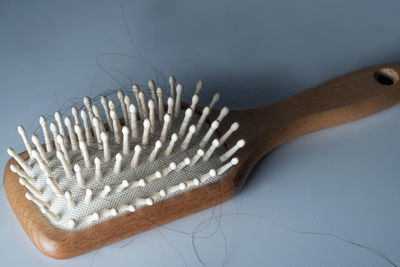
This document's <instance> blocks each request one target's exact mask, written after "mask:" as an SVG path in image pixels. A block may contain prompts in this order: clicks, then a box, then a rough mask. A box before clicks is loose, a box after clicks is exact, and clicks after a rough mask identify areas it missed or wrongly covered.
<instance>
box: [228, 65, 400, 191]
mask: <svg viewBox="0 0 400 267" xmlns="http://www.w3.org/2000/svg"><path fill="white" fill-rule="evenodd" d="M399 73H400V64H396V63H395V64H382V65H377V66H372V67H367V68H364V69H361V70H357V71H354V72H351V73H348V74H345V75H343V76H340V77H337V78H334V79H332V80H330V81H327V82H325V83H323V84H321V85H319V86H317V87H314V88H312V89H309V90H306V91H304V92H302V93H300V94H298V95H295V96H293V97H290V98H288V99H285V100H283V101H281V102H278V103H275V104H272V105H268V106H263V107H259V108H254V109H249V110H239V111H232V112H231V114H230V116H229V119H228V120H229V122H228V123H227V124H225V125H224V126H225V127H227V125H230V123H231V122H232V121H238V122H239V123H240V125H241V127H240V128H239V130H238V131H237V136H239V137H240V138H243V139H245V140H246V146H245V147H244V149H243V150H242V151H241V152H240V155H239V157H240V159H241V164H239V165H240V166H238V168H243V167H244V166H245V167H244V169H246V171H244V170H242V172H241V175H240V177H237V178H238V179H235V180H236V181H237V182H238V183H239V184H243V182H244V181H245V177H246V176H247V173H248V172H249V171H250V170H251V168H252V167H253V166H254V165H255V164H256V163H257V162H258V161H259V160H260V159H261V158H262V157H263V156H265V155H266V154H267V153H268V152H270V151H271V150H272V149H274V148H276V147H277V146H279V145H280V144H282V143H284V142H287V141H289V140H291V139H293V138H296V137H298V136H301V135H304V134H307V133H311V132H314V131H318V130H322V129H326V128H329V127H333V126H336V125H340V124H344V123H347V122H351V121H354V120H358V119H361V118H364V117H366V116H369V115H372V114H374V113H377V112H379V111H382V110H384V109H386V108H389V107H391V106H393V105H395V104H396V103H398V102H399V101H400V82H399ZM228 145H233V144H232V143H230V144H228ZM243 159H246V160H243Z"/></svg>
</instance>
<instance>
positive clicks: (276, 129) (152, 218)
mask: <svg viewBox="0 0 400 267" xmlns="http://www.w3.org/2000/svg"><path fill="white" fill-rule="evenodd" d="M398 73H400V64H384V65H378V66H373V67H368V68H365V69H361V70H358V71H355V72H352V73H349V74H346V75H343V76H341V77H338V78H335V79H332V80H330V81H328V82H326V83H324V84H322V85H320V86H317V87H315V88H312V89H310V90H307V91H305V92H303V93H301V94H299V95H296V96H294V97H291V98H288V99H286V100H283V101H281V102H278V103H275V104H272V105H268V106H264V107H259V108H254V109H249V110H239V111H232V112H230V114H229V116H227V117H226V119H224V120H223V121H222V124H221V126H220V127H219V128H218V130H217V131H218V132H219V133H222V134H223V133H225V131H226V129H227V128H229V127H231V125H232V123H233V122H239V123H240V128H239V129H238V130H236V131H235V132H234V133H233V134H232V136H231V138H229V139H228V140H227V142H226V143H225V144H226V145H227V147H228V148H229V149H230V148H231V147H233V146H237V144H243V143H244V142H246V145H245V146H244V147H243V148H240V149H239V150H238V151H237V152H236V153H235V155H234V157H235V158H232V160H231V162H233V163H232V165H231V169H229V173H228V175H227V176H225V177H224V178H222V179H220V180H217V181H216V182H213V183H209V184H204V185H202V186H200V187H198V188H195V189H192V190H189V191H186V192H182V193H180V194H177V195H174V196H171V197H169V198H166V199H164V200H162V201H159V202H156V203H154V205H150V206H146V207H143V208H140V209H138V210H136V211H135V212H129V213H124V214H121V215H120V216H117V217H114V218H112V219H109V220H106V221H103V222H101V223H99V224H94V225H92V226H90V227H88V228H84V229H83V230H79V231H71V232H67V231H63V230H58V229H57V228H55V227H53V226H52V225H51V224H50V223H49V222H48V220H47V219H46V218H45V217H44V216H43V214H41V212H40V211H39V210H38V209H37V207H36V206H35V204H33V203H32V202H31V201H30V200H27V199H26V198H25V193H26V189H25V188H24V187H23V186H21V185H20V184H19V175H17V173H15V172H13V171H11V167H10V166H11V164H16V160H15V159H10V161H9V162H8V163H7V166H6V168H5V171H4V188H5V192H6V194H7V197H8V200H9V202H10V205H11V207H12V209H13V211H14V213H15V214H16V216H17V218H18V219H19V221H20V223H21V225H22V226H23V228H24V230H25V231H26V232H27V234H28V235H29V237H30V238H31V240H32V241H33V243H34V244H35V245H36V246H37V247H38V249H39V250H40V251H42V252H43V253H44V254H45V255H48V256H50V257H53V258H69V257H73V256H77V255H80V254H83V253H86V252H89V251H91V250H94V249H97V248H100V247H102V246H104V245H106V244H110V243H113V242H116V241H118V240H121V239H123V238H126V237H129V236H131V235H134V234H138V233H141V232H144V231H146V230H149V229H152V228H155V227H158V226H161V225H163V224H166V223H169V222H171V221H174V220H177V219H179V218H182V217H185V216H188V215H190V214H193V213H195V212H198V211H201V210H204V209H206V208H209V207H212V206H215V205H218V204H220V203H221V202H223V201H226V200H228V199H230V198H231V197H233V196H234V195H235V194H236V193H237V192H238V191H239V190H240V187H241V186H242V185H243V184H244V182H245V180H246V178H247V176H248V174H249V172H250V170H251V169H252V168H253V167H254V165H255V164H256V163H257V162H258V161H259V160H260V159H261V158H262V157H263V156H265V155H266V154H267V153H268V152H270V151H271V150H273V149H274V148H276V147H277V146H279V145H280V144H282V143H284V142H286V141H289V140H291V139H293V138H296V137H298V136H301V135H304V134H307V133H310V132H313V131H317V130H321V129H325V128H329V127H333V126H336V125H339V124H343V123H347V122H351V121H354V120H357V119H361V118H363V117H366V116H368V115H371V114H374V113H377V112H379V111H381V110H383V109H386V108H388V107H390V106H393V105H394V104H396V103H397V102H399V100H400V85H399V74H398ZM193 109H194V108H193ZM225 110H227V109H225ZM218 113H219V111H213V113H212V114H211V116H210V117H209V118H212V117H214V118H215V117H216V116H219V115H218ZM221 113H222V112H221ZM225 115H226V114H225ZM221 120H222V119H220V120H219V121H221ZM213 123H217V124H218V122H215V121H214V122H213ZM89 131H90V129H88V131H87V132H89ZM239 139H241V140H239ZM242 139H243V140H242ZM238 140H239V141H238ZM213 142H214V141H213ZM217 142H218V140H217ZM237 147H238V146H237ZM240 147H241V146H240ZM231 151H232V150H231ZM226 153H227V152H225V153H224V155H225V154H226ZM21 155H22V157H23V158H27V157H28V152H24V153H22V154H21ZM232 155H233V154H232ZM221 157H222V156H221ZM221 157H220V158H219V159H221ZM236 157H237V158H236ZM228 158H229V157H228ZM203 159H204V158H203ZM220 161H221V160H220ZM210 171H214V172H215V170H214V169H213V170H210ZM195 175H196V174H195ZM214 175H215V174H214ZM188 176H189V177H187V178H188V179H192V178H193V177H192V175H191V173H190V174H189V175H188Z"/></svg>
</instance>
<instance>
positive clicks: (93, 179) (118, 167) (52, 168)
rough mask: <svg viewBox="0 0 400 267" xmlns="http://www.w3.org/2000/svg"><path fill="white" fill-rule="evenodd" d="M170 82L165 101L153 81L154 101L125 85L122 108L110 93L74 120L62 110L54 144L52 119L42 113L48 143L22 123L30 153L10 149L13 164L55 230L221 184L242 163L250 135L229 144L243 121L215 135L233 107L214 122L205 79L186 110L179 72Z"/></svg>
mask: <svg viewBox="0 0 400 267" xmlns="http://www.w3.org/2000/svg"><path fill="white" fill-rule="evenodd" d="M169 83H170V89H171V96H170V97H169V98H168V101H167V102H166V103H165V102H164V97H163V89H162V88H161V87H156V84H155V83H154V81H150V82H149V90H150V93H151V94H150V95H151V99H150V100H146V96H145V94H144V92H143V91H142V90H141V89H140V88H139V86H138V85H133V87H132V91H133V98H132V97H131V96H130V95H129V93H128V92H123V91H122V90H119V91H118V94H117V97H118V99H119V101H118V102H119V104H120V105H119V106H118V108H117V106H116V105H115V102H114V101H113V100H108V99H107V97H106V96H102V97H101V101H100V103H99V105H96V104H93V103H92V100H91V99H90V98H89V97H84V99H83V107H84V108H83V109H81V111H80V112H78V111H79V110H78V108H76V107H73V108H72V116H73V119H74V124H73V123H72V120H71V119H70V118H69V117H67V116H64V120H63V115H62V114H61V113H60V112H59V111H57V112H56V113H55V122H51V123H50V126H49V128H50V132H51V133H52V135H53V140H54V142H53V143H52V142H51V139H50V134H49V130H48V127H47V124H48V123H47V120H46V119H45V118H44V117H40V125H41V128H42V132H43V137H44V141H45V146H43V145H42V144H41V143H40V137H39V136H37V135H33V136H32V141H33V146H32V145H31V143H30V142H29V140H28V137H27V135H26V132H25V129H24V128H23V127H22V126H19V127H18V132H19V134H20V135H21V136H22V139H23V142H24V144H25V146H26V148H27V151H28V152H29V158H28V159H27V160H24V159H23V158H22V157H21V156H19V155H18V154H17V153H15V151H14V150H13V149H11V148H10V149H8V150H7V152H8V153H9V155H10V156H12V157H14V158H15V160H16V161H17V163H18V165H19V166H18V165H12V166H11V170H12V171H13V172H15V173H16V174H17V175H18V176H19V177H20V180H19V181H20V183H21V185H23V186H25V187H26V189H27V193H26V195H25V196H26V198H27V199H28V200H31V201H32V202H33V203H35V204H36V206H37V207H38V209H39V210H40V211H41V212H42V214H43V215H44V216H45V217H46V218H47V219H48V221H49V222H50V223H51V224H52V225H53V226H54V227H56V228H58V229H61V230H65V231H77V230H82V229H85V228H87V227H89V226H90V225H93V224H96V223H100V222H102V221H105V220H108V219H109V218H112V217H115V216H118V215H121V214H124V213H127V212H135V211H136V210H137V209H139V208H142V207H145V206H149V205H153V204H154V203H157V202H159V201H162V200H164V199H166V198H169V197H172V196H175V195H177V194H179V193H181V192H185V191H188V190H191V189H194V188H197V187H199V186H202V185H205V184H209V183H213V182H215V181H218V180H219V179H222V178H224V177H225V176H226V175H227V173H228V170H229V169H230V168H231V167H232V166H234V165H236V164H238V162H239V159H238V158H231V157H232V156H233V155H234V154H235V152H236V151H237V150H238V149H240V148H241V147H243V146H244V144H245V142H244V140H239V141H238V142H237V144H236V145H235V146H234V147H232V148H231V149H230V150H226V148H225V146H223V143H224V142H225V141H226V140H227V139H228V138H229V137H230V136H231V134H232V133H233V132H234V131H236V130H237V129H238V127H239V124H238V123H234V124H232V126H231V128H230V129H229V130H228V131H227V132H226V133H225V134H223V135H222V138H219V137H218V136H217V134H216V131H217V129H218V128H219V125H220V123H221V121H222V120H223V119H224V118H225V117H226V116H227V115H228V113H229V109H228V108H227V107H224V108H222V109H221V111H220V113H219V116H218V117H217V119H216V120H215V121H213V122H212V123H211V124H208V123H207V117H208V115H209V114H210V111H211V109H212V108H213V106H214V105H215V104H216V102H217V101H218V100H219V98H220V97H219V94H216V95H215V96H214V97H213V99H212V100H211V103H210V105H209V106H206V107H205V108H203V110H202V112H201V113H200V114H197V113H196V106H197V104H198V103H199V93H200V91H201V90H202V88H203V82H202V81H200V82H198V83H197V85H196V90H195V94H194V96H193V97H192V98H191V100H192V101H191V103H189V105H188V108H186V109H185V110H182V107H183V106H184V105H183V104H181V97H182V91H183V86H182V85H181V84H176V82H175V78H174V77H173V76H171V77H170V79H169ZM132 99H136V104H135V103H133V102H132ZM98 106H102V107H103V109H102V110H101V111H100V109H99V108H98ZM118 113H121V114H122V116H121V118H120V117H119V116H118ZM79 115H80V116H79ZM102 116H103V117H104V120H103V118H102ZM82 125H83V128H82ZM230 158H231V160H230V161H228V160H229V159H230ZM226 162H227V163H226Z"/></svg>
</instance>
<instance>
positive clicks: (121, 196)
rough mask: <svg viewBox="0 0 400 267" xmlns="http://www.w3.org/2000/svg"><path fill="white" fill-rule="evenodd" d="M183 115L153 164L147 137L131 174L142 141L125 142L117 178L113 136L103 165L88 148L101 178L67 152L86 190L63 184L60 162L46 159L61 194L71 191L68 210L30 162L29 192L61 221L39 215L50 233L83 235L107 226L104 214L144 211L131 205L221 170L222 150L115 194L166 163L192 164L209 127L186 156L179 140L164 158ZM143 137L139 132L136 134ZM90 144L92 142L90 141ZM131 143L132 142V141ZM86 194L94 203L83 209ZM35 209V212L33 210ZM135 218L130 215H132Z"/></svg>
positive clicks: (152, 138) (96, 151) (78, 156)
mask: <svg viewBox="0 0 400 267" xmlns="http://www.w3.org/2000/svg"><path fill="white" fill-rule="evenodd" d="M182 113H183V112H181V117H180V118H178V119H174V123H173V124H172V126H171V129H170V131H169V134H168V139H167V142H165V143H164V144H163V146H162V147H161V149H160V150H159V153H158V156H157V158H156V159H155V160H154V161H153V162H148V158H149V155H150V153H151V151H152V150H153V148H154V143H155V141H156V140H158V139H159V138H160V137H159V136H157V134H156V135H151V136H150V142H149V145H148V146H147V147H143V150H142V152H141V154H140V163H139V166H138V167H136V168H132V167H131V166H130V162H131V159H132V156H133V154H134V151H133V150H134V149H133V148H134V146H135V145H136V144H140V143H141V140H136V142H133V140H130V147H131V152H130V153H129V154H128V155H124V156H123V159H122V169H121V172H120V173H117V174H116V173H114V170H113V169H114V165H115V155H116V154H117V153H121V154H122V142H121V145H117V144H116V143H115V141H114V137H113V134H112V132H109V144H110V149H111V151H112V158H111V159H110V160H109V161H108V162H104V160H103V159H104V154H103V153H104V152H103V150H99V149H98V147H97V144H89V154H90V158H91V160H92V162H93V161H94V158H95V157H99V158H100V159H101V161H102V171H103V178H102V179H97V178H96V177H95V167H94V164H93V166H92V167H90V168H86V167H85V164H84V160H83V158H82V156H81V152H80V150H79V149H78V150H76V151H72V150H71V148H69V152H70V155H71V162H72V165H73V164H75V163H78V164H79V165H80V166H81V167H82V175H83V178H84V179H85V185H84V186H83V187H82V188H81V187H79V186H78V183H77V180H76V176H75V175H74V176H73V177H71V178H67V177H66V174H65V171H64V169H63V166H62V165H61V162H60V160H59V159H58V158H57V156H56V155H55V153H54V152H51V153H48V155H49V158H50V161H49V163H48V165H49V167H50V168H51V173H52V176H53V178H54V180H55V181H56V182H57V183H58V185H59V187H60V189H61V190H62V191H63V192H65V191H66V190H68V191H70V192H71V194H72V199H73V201H74V202H75V204H76V206H75V207H74V208H71V207H69V206H68V205H67V200H66V199H65V198H64V197H60V196H57V195H56V194H55V193H54V192H53V191H52V189H51V188H50V186H49V185H47V184H46V178H47V176H46V175H45V174H44V173H43V172H42V171H41V170H40V168H39V164H38V163H37V162H36V160H32V159H30V160H29V163H30V165H31V166H32V169H33V171H32V173H31V176H32V178H34V179H35V180H36V182H35V183H34V186H35V187H36V188H37V189H39V190H41V191H42V193H43V197H42V200H43V201H46V202H48V203H49V205H50V208H49V210H50V211H52V212H54V213H56V214H58V215H59V216H60V220H59V221H56V220H54V219H53V218H51V217H50V216H47V215H46V214H43V216H45V217H46V218H47V220H48V221H49V223H50V224H52V225H53V226H54V227H55V228H57V229H60V230H64V231H79V230H82V229H85V228H87V227H89V226H91V225H94V224H98V223H101V222H103V221H106V220H108V219H110V218H112V217H113V216H110V217H104V216H102V214H103V211H104V210H106V209H112V208H114V209H115V210H117V212H118V214H117V215H116V216H120V215H122V214H124V213H126V212H130V211H123V212H121V211H120V209H119V208H120V207H121V205H124V204H127V205H134V207H135V209H136V210H137V209H140V208H143V206H144V205H146V204H144V205H139V206H138V205H137V204H135V203H136V202H135V200H136V199H138V198H149V197H150V198H151V197H152V196H153V194H154V193H156V192H159V191H160V190H162V189H164V190H167V188H169V187H171V186H175V185H179V184H180V183H182V182H185V181H189V180H192V179H194V178H199V177H200V176H202V175H204V174H206V173H208V172H209V171H210V169H218V168H219V167H220V166H222V165H223V163H221V161H220V160H219V156H220V155H222V154H223V153H224V152H225V151H226V149H225V148H224V146H221V147H219V148H217V149H216V151H215V152H214V153H213V155H212V156H211V158H210V159H209V160H207V161H203V160H202V159H200V160H199V161H198V163H197V164H196V165H194V166H191V165H188V166H186V167H185V168H183V169H182V170H179V171H178V170H175V171H171V172H170V173H169V174H168V175H167V176H165V177H161V178H159V179H156V180H154V181H152V182H150V183H147V184H146V185H145V186H143V187H142V186H138V187H131V186H130V185H129V187H127V188H126V189H124V190H123V191H122V192H117V191H116V187H117V186H118V185H119V184H121V182H122V181H123V180H125V179H126V180H127V181H129V183H130V184H131V183H132V182H133V181H138V180H140V179H142V178H143V179H144V178H146V177H147V176H149V175H151V174H154V173H155V172H156V171H162V170H163V169H165V168H166V167H168V166H169V164H170V163H171V162H175V163H176V164H177V165H178V164H179V163H180V162H182V161H183V160H184V159H185V158H186V157H188V158H190V159H192V158H193V156H194V155H195V154H196V152H197V150H198V149H199V145H198V144H199V143H200V140H201V139H202V137H203V136H204V135H205V133H206V132H207V130H208V129H209V125H206V124H205V125H204V127H203V128H202V130H201V132H200V133H199V134H198V135H195V136H193V139H192V141H191V145H190V147H189V148H188V149H186V150H184V151H183V150H181V149H180V145H181V143H182V141H183V138H179V139H178V141H177V142H176V144H175V146H174V150H173V153H172V154H171V155H170V156H165V154H164V151H165V148H166V147H167V146H168V143H169V140H170V139H169V138H170V136H171V134H172V133H177V132H178V131H179V127H180V124H181V122H182V120H183V114H182ZM198 117H199V116H198V115H196V114H194V115H193V118H192V123H195V122H196V121H197V120H198ZM157 127H158V131H157V132H160V128H161V127H162V125H161V124H160V123H159V124H158V126H157ZM140 132H142V129H141V131H140ZM214 138H217V136H216V135H215V134H214V136H212V137H211V139H210V142H209V143H208V144H207V145H206V146H205V147H204V148H203V149H204V150H207V149H208V147H209V146H210V144H211V141H212V140H213V139H214ZM94 139H95V138H94ZM131 139H132V138H131ZM227 173H228V172H224V173H222V174H220V175H217V176H214V177H210V178H209V179H207V180H206V181H204V183H200V184H199V185H197V186H196V185H193V186H191V187H187V188H185V189H184V190H178V191H176V192H173V193H171V194H170V193H168V194H167V195H166V196H164V197H160V196H158V197H156V198H152V200H153V201H154V203H156V202H158V201H163V200H164V199H165V198H169V197H173V196H174V195H177V194H181V193H183V192H186V191H189V190H192V189H195V188H197V187H200V186H203V185H205V184H209V183H213V182H215V181H218V180H220V179H222V178H224V177H225V176H226V175H227ZM105 185H110V186H111V192H110V193H109V194H108V196H107V197H105V198H102V197H101V196H100V193H101V191H102V190H103V189H104V186H105ZM87 188H90V189H92V190H93V197H92V201H91V202H90V203H85V201H84V198H85V192H86V189H87ZM38 208H39V207H38ZM133 212H135V211H133ZM93 213H98V214H99V215H100V218H99V219H98V220H95V221H88V220H87V217H88V216H90V215H91V214H93ZM71 219H73V220H74V221H75V222H76V226H75V227H71V225H70V224H69V223H68V222H69V220H71Z"/></svg>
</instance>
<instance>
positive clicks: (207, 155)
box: [4, 64, 400, 258]
mask: <svg viewBox="0 0 400 267" xmlns="http://www.w3.org/2000/svg"><path fill="white" fill-rule="evenodd" d="M399 72H400V64H384V65H378V66H373V67H368V68H365V69H361V70H358V71H355V72H352V73H349V74H346V75H343V76H341V77H338V78H335V79H333V80H330V81H328V82H326V83H324V84H322V85H320V86H318V87H315V88H312V89H310V90H307V91H305V92H303V93H301V94H299V95H296V96H294V97H291V98H289V99H286V100H283V101H281V102H278V103H275V104H272V105H268V106H264V107H259V108H254V109H249V110H238V111H231V112H229V109H227V108H223V109H221V110H213V109H212V108H213V106H214V105H215V102H216V101H218V99H219V95H216V96H215V97H214V98H213V101H212V103H211V104H210V105H209V106H208V107H206V108H204V109H201V110H200V109H199V108H198V107H196V104H197V103H198V97H199V92H200V90H201V88H202V82H199V83H198V84H197V88H196V92H195V94H194V96H193V98H192V103H191V104H187V105H185V104H182V105H181V103H180V98H181V93H182V90H183V87H182V86H181V85H176V86H175V80H174V79H173V78H171V79H170V87H171V96H170V97H169V98H168V101H167V105H164V101H163V94H162V93H163V91H162V89H161V88H158V89H157V91H156V90H155V88H156V87H155V84H154V82H150V83H149V89H150V92H151V95H152V99H151V100H150V101H148V102H147V101H146V99H145V96H144V94H143V92H142V91H141V90H140V89H139V88H138V87H137V86H134V88H133V95H134V96H135V98H136V101H137V102H136V105H135V104H132V100H131V98H130V96H129V95H124V94H123V92H119V94H118V97H119V99H120V102H121V110H120V113H121V111H122V115H123V117H122V118H121V119H118V116H117V113H118V110H117V108H116V105H115V103H114V102H113V101H108V100H107V99H106V98H105V97H103V98H102V99H101V100H102V101H101V103H102V105H103V107H104V114H99V109H98V108H97V106H96V105H92V104H91V101H90V99H89V98H85V99H84V106H85V108H84V109H82V110H81V113H80V115H81V116H80V117H79V116H78V110H77V108H73V109H72V115H73V117H74V119H75V125H72V124H73V123H72V120H71V119H69V118H68V117H65V125H66V126H67V129H68V131H67V130H65V129H64V124H63V122H62V120H61V118H62V115H61V114H60V113H56V114H55V119H56V123H52V124H50V130H51V132H52V134H53V139H54V142H52V141H51V140H50V137H49V136H50V135H49V132H48V130H47V122H46V119H45V118H42V119H41V121H40V123H41V125H42V128H43V134H44V139H45V143H46V149H45V148H44V146H42V145H41V143H40V140H39V137H38V136H32V142H33V143H34V145H35V148H33V146H32V145H31V143H30V141H29V140H28V138H27V137H26V133H25V130H24V129H23V127H20V128H19V133H20V134H21V136H22V138H23V140H24V143H25V145H26V147H27V152H24V153H21V154H20V155H18V154H17V153H15V151H14V150H13V149H11V148H10V149H9V150H8V153H9V154H10V155H11V156H12V157H13V159H11V160H10V161H9V162H8V163H7V166H6V168H5V172H4V188H5V191H6V194H7V197H8V200H9V202H10V205H11V207H12V209H13V211H14V213H15V214H16V216H17V218H18V219H19V221H20V223H21V225H22V226H23V228H24V230H25V231H26V233H27V234H28V235H29V237H30V239H31V240H32V241H33V243H34V244H35V245H36V247H37V248H38V249H39V250H40V251H41V252H42V253H44V254H45V255H47V256H50V257H54V258H69V257H73V256H77V255H80V254H83V253H86V252H89V251H91V250H94V249H98V248H100V247H102V246H105V245H107V244H110V243H113V242H116V241H118V240H121V239H123V238H126V237H129V236H131V235H134V234H138V233H141V232H143V231H146V230H149V229H152V228H155V227H157V226H160V225H163V224H166V223H169V222H171V221H174V220H177V219H179V218H182V217H184V216H187V215H190V214H193V213H195V212H198V211H201V210H203V209H206V208H209V207H212V206H215V205H218V204H220V203H222V202H223V201H226V200H228V199H229V198H231V197H232V196H234V195H235V194H236V193H237V192H238V191H239V190H240V188H241V186H242V185H243V184H244V182H245V181H246V178H247V176H248V174H249V172H250V171H251V169H252V168H253V167H254V165H255V164H256V163H257V162H258V161H259V160H260V159H261V158H262V157H264V156H265V155H266V154H268V153H269V152H271V151H272V150H273V149H274V148H276V147H278V146H279V145H280V144H282V143H284V142H286V141H289V140H291V139H293V138H295V137H298V136H301V135H304V134H307V133H310V132H314V131H318V130H321V129H325V128H329V127H333V126H336V125H339V124H343V123H347V122H351V121H354V120H357V119H361V118H363V117H366V116H369V115H372V114H374V113H377V112H379V111H381V110H384V109H386V108H388V107H390V106H393V105H395V104H396V103H397V102H398V101H399V100H400V85H399V74H398V73H399ZM165 107H167V108H166V110H165V109H164V108H165ZM182 107H185V108H183V109H184V110H182V111H181V109H182ZM228 113H229V115H228V116H226V115H227V114H228ZM206 118H207V120H206ZM105 119H106V120H107V123H104V124H103V120H105ZM203 124H204V126H203ZM90 125H91V127H92V128H90ZM189 125H191V126H189ZM239 125H240V128H239ZM57 126H58V127H57ZM67 132H68V133H67ZM133 147H134V149H133Z"/></svg>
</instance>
